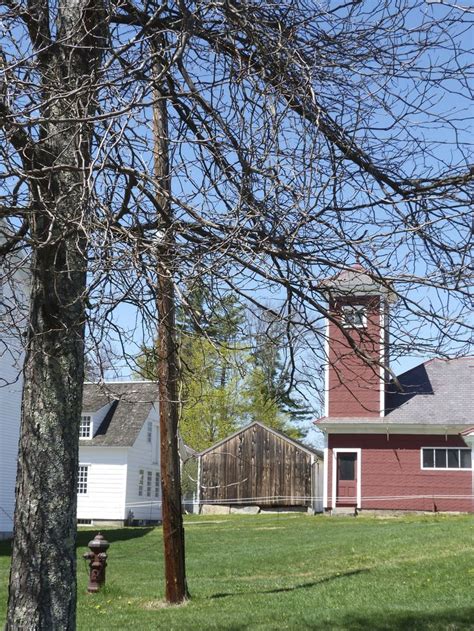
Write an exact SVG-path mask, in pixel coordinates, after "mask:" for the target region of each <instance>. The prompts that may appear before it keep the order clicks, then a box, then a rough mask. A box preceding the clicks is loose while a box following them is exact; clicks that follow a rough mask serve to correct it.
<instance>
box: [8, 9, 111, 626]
mask: <svg viewBox="0 0 474 631" xmlns="http://www.w3.org/2000/svg"><path fill="white" fill-rule="evenodd" d="M48 4H49V3H48V2H47V0H44V1H41V0H40V1H38V2H36V3H35V4H34V8H35V14H34V16H33V17H32V21H31V28H30V35H31V38H32V44H33V46H34V47H35V48H36V49H37V51H38V52H37V62H38V71H39V74H40V76H41V89H42V98H43V104H42V105H40V109H41V113H42V117H43V120H44V123H43V124H42V126H41V129H40V133H39V140H37V141H36V142H35V143H34V145H32V147H30V149H31V150H30V153H29V158H28V161H29V162H27V163H26V167H27V172H28V170H29V181H30V194H31V200H32V207H33V212H32V214H31V217H30V230H31V238H32V250H33V256H32V267H31V294H30V323H29V329H28V332H27V351H26V358H25V367H24V388H23V400H22V420H21V430H20V445H19V460H18V473H17V488H16V493H17V496H16V508H15V520H14V542H13V555H12V564H11V571H10V585H9V602H8V614H7V623H6V630H7V631H30V630H31V631H36V630H38V631H39V630H41V631H66V630H67V631H72V630H74V629H75V627H76V624H75V621H76V550H75V543H76V485H77V466H78V440H79V432H78V430H79V419H80V413H81V406H82V384H83V372H84V370H83V368H84V366H83V361H84V360H83V355H84V318H85V316H84V299H85V291H86V251H87V240H86V235H85V232H84V230H83V225H84V218H85V216H86V213H87V210H88V201H87V199H88V171H87V169H88V166H89V160H90V143H91V126H90V124H89V123H87V122H84V118H86V117H87V116H90V115H92V114H93V112H94V103H93V99H94V92H95V90H96V86H95V82H96V80H97V73H96V70H97V68H98V63H99V59H100V51H99V49H98V45H100V42H101V41H102V38H101V33H102V29H103V12H102V4H101V2H100V1H99V0H95V1H92V2H91V1H90V0H75V1H74V2H71V3H60V4H59V5H58V14H57V16H56V41H54V42H53V41H52V39H51V34H50V26H49V19H50V17H49V13H48ZM51 30H52V29H51ZM76 118H77V119H78V120H77V122H75V120H74V119H76ZM65 119H68V120H65ZM79 119H82V122H81V121H80V120H79ZM64 165H66V168H64Z"/></svg>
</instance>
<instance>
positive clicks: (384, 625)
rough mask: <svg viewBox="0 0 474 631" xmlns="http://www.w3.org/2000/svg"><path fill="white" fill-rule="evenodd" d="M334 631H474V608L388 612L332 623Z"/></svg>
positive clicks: (308, 627)
mask: <svg viewBox="0 0 474 631" xmlns="http://www.w3.org/2000/svg"><path fill="white" fill-rule="evenodd" d="M331 627H332V628H334V629H351V631H367V629H370V630H371V631H407V630H408V629H409V630H410V631H417V630H418V631H441V630H443V631H447V630H449V631H458V630H461V629H466V630H467V629H471V630H472V629H474V608H473V607H464V608H460V609H446V610H437V611H433V613H428V612H420V611H396V612H395V611H390V610H387V611H385V612H383V613H382V612H377V613H373V614H367V615H366V616H361V615H355V616H345V617H344V618H341V619H337V618H335V619H334V620H331ZM301 628H302V629H320V628H321V627H320V626H317V625H306V626H304V625H302V627H301Z"/></svg>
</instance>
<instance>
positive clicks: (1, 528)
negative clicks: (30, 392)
mask: <svg viewBox="0 0 474 631" xmlns="http://www.w3.org/2000/svg"><path fill="white" fill-rule="evenodd" d="M5 228H6V225H5V223H4V222H2V221H0V243H3V242H4V241H5ZM26 269H27V261H26V260H25V254H24V253H18V252H17V253H15V254H11V255H8V256H7V257H6V258H4V259H3V260H2V262H1V267H0V539H3V538H5V537H10V536H11V534H12V532H13V513H14V509H15V480H16V465H17V459H18V438H19V431H20V414H21V392H22V367H23V360H24V352H23V332H24V331H25V330H26V313H27V306H26V303H27V296H28V274H27V272H26Z"/></svg>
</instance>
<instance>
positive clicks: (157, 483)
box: [155, 471, 161, 497]
mask: <svg viewBox="0 0 474 631" xmlns="http://www.w3.org/2000/svg"><path fill="white" fill-rule="evenodd" d="M160 489H161V484H160V472H159V471H155V497H160Z"/></svg>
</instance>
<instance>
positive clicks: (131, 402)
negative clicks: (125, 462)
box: [79, 381, 158, 447]
mask: <svg viewBox="0 0 474 631" xmlns="http://www.w3.org/2000/svg"><path fill="white" fill-rule="evenodd" d="M157 401H158V384H157V383H155V382H153V381H128V382H109V383H105V384H95V383H85V384H84V394H83V399H82V411H83V412H84V413H89V414H94V413H95V412H97V411H98V410H100V409H101V408H103V407H104V406H105V405H107V404H110V403H111V404H112V405H111V407H110V409H109V411H108V413H107V415H106V416H105V418H104V420H103V421H102V423H101V425H100V427H99V428H98V429H97V430H96V432H95V434H94V438H92V439H90V440H81V441H80V442H79V444H80V445H81V446H83V447H90V446H104V447H131V446H132V445H133V444H134V442H135V440H136V439H137V436H138V434H139V432H140V429H141V428H142V427H143V423H144V422H145V421H146V419H147V417H148V415H149V414H150V410H151V408H152V405H153V404H154V403H155V404H157Z"/></svg>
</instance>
